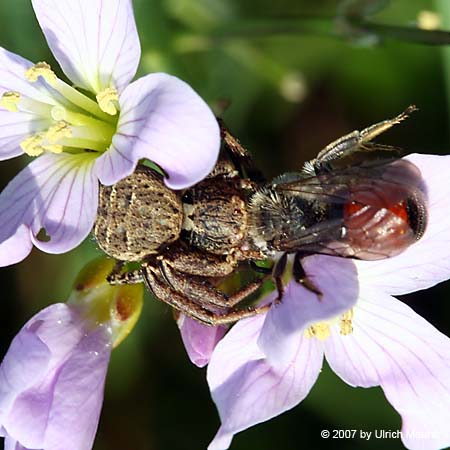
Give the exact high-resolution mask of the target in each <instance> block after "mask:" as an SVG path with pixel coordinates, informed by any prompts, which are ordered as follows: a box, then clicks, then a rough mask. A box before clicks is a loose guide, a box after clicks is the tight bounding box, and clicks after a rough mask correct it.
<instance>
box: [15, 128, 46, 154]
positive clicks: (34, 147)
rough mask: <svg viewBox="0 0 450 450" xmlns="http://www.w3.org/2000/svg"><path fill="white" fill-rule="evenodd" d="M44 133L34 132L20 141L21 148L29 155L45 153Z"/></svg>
mask: <svg viewBox="0 0 450 450" xmlns="http://www.w3.org/2000/svg"><path fill="white" fill-rule="evenodd" d="M43 138H44V136H43V134H42V133H38V134H33V135H31V136H29V137H27V138H26V139H24V140H23V141H22V142H21V143H20V148H21V149H22V150H23V151H24V152H25V153H26V154H27V155H29V156H39V155H41V154H42V153H44V147H43V146H42V140H43Z"/></svg>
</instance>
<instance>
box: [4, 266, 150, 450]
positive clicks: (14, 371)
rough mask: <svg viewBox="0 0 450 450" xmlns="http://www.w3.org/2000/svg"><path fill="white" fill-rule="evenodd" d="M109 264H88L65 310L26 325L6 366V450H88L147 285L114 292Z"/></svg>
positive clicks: (59, 307)
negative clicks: (109, 376) (118, 350)
mask: <svg viewBox="0 0 450 450" xmlns="http://www.w3.org/2000/svg"><path fill="white" fill-rule="evenodd" d="M113 264H114V263H113V261H111V260H105V259H101V260H97V261H94V262H93V263H90V264H89V265H88V266H87V267H86V268H85V270H84V271H83V272H82V273H81V274H80V276H79V278H78V281H77V283H76V287H75V290H74V291H73V292H72V295H71V297H70V299H69V301H68V303H67V304H65V303H57V304H54V305H51V306H49V307H47V308H46V309H44V310H43V311H41V312H39V313H38V314H36V315H35V316H34V317H33V318H32V319H30V320H29V321H28V323H26V324H25V325H24V327H23V328H22V329H21V330H20V331H19V333H18V334H17V336H16V337H15V338H14V339H13V341H12V343H11V346H10V348H9V350H8V352H7V354H6V356H5V358H4V360H3V362H2V364H1V366H0V436H4V437H5V449H6V450H10V449H11V450H12V449H14V450H22V449H42V450H90V449H91V448H92V445H93V442H94V438H95V433H96V430H97V425H98V420H99V416H100V410H101V406H102V403H103V391H104V386H105V378H106V371H107V368H108V363H109V358H110V354H111V350H112V349H113V347H115V346H117V345H118V344H119V343H120V342H121V341H122V340H123V339H124V338H125V337H126V335H127V334H128V333H129V331H130V329H131V328H132V327H133V326H134V324H135V323H136V321H137V319H138V317H139V314H140V312H141V308H142V300H143V288H142V286H140V285H139V286H114V287H113V286H110V285H109V284H108V283H107V282H106V280H105V277H106V275H107V274H108V273H109V272H110V271H111V269H112V267H113Z"/></svg>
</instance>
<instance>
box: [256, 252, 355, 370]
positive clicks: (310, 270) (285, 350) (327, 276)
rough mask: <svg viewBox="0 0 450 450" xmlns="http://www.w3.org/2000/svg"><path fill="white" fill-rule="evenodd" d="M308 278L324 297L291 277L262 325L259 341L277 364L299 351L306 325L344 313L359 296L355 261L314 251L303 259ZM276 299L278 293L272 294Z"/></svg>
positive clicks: (266, 353)
mask: <svg viewBox="0 0 450 450" xmlns="http://www.w3.org/2000/svg"><path fill="white" fill-rule="evenodd" d="M303 268H304V269H305V272H306V273H307V275H308V278H309V279H310V280H311V281H312V282H313V283H314V285H315V286H316V287H317V288H319V290H320V291H321V292H322V294H323V295H322V297H320V298H319V297H318V296H317V295H316V294H315V293H313V292H311V291H310V290H308V289H305V288H304V287H303V286H301V285H300V284H298V283H297V282H296V281H293V280H292V281H291V282H290V283H289V284H288V285H287V286H286V290H285V294H284V297H283V300H282V301H281V303H280V304H273V306H272V307H271V309H270V311H269V313H268V314H267V318H266V320H265V322H264V326H263V327H262V331H261V335H260V337H259V339H258V344H259V346H260V348H261V349H262V350H263V352H264V354H265V355H266V356H267V358H268V359H269V361H271V362H272V363H274V364H281V363H285V362H286V361H290V360H291V359H292V358H293V354H294V353H295V352H296V351H297V347H298V340H299V339H301V337H302V336H303V333H304V331H305V329H306V328H307V327H308V326H310V325H312V324H314V323H317V322H321V321H323V320H328V319H331V318H334V317H336V316H338V315H339V314H342V313H344V312H346V311H348V310H349V309H351V308H352V306H353V305H354V304H355V303H356V300H357V299H358V291H359V286H358V279H357V276H356V269H355V266H354V264H353V261H351V260H348V259H343V258H336V257H333V256H319V255H314V256H310V257H308V258H305V259H304V260H303ZM272 297H273V299H275V298H276V294H272Z"/></svg>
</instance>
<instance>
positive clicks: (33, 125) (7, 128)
mask: <svg viewBox="0 0 450 450" xmlns="http://www.w3.org/2000/svg"><path fill="white" fill-rule="evenodd" d="M47 126H48V119H42V118H40V117H37V116H35V115H33V114H27V113H23V112H14V113H12V112H10V111H3V110H1V109H0V161H4V160H5V159H10V158H14V157H16V156H19V155H22V154H23V150H22V149H21V147H20V143H21V142H22V141H23V140H24V139H25V138H26V137H28V136H30V135H31V134H34V133H36V132H38V131H41V130H43V129H45V128H46V127H47Z"/></svg>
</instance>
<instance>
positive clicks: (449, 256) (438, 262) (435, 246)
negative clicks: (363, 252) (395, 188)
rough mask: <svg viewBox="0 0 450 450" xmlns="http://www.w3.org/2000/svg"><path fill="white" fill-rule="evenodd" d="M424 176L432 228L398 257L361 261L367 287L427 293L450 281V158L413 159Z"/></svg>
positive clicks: (426, 156) (395, 293)
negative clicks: (422, 290)
mask: <svg viewBox="0 0 450 450" xmlns="http://www.w3.org/2000/svg"><path fill="white" fill-rule="evenodd" d="M407 159H408V160H410V161H411V162H412V163H414V164H415V165H416V166H417V167H418V168H419V169H420V171H421V172H422V176H423V178H424V180H425V184H426V188H427V192H428V226H427V228H426V231H425V234H424V235H423V237H422V238H421V239H420V240H419V241H418V242H417V243H416V244H414V245H412V246H411V247H409V248H408V249H407V250H406V251H404V252H403V253H401V254H400V255H398V256H395V257H393V258H389V259H387V260H382V261H357V262H356V263H355V264H356V266H357V268H358V273H359V277H360V280H361V282H362V283H364V284H365V285H372V286H378V287H379V288H380V289H383V290H384V291H385V292H387V293H389V294H392V295H401V294H407V293H409V292H414V291H417V290H419V289H426V288H429V287H431V286H434V285H435V284H437V283H440V282H442V281H444V280H447V279H448V278H450V219H449V214H448V211H449V210H450V183H449V181H448V173H449V172H450V156H436V155H417V154H415V155H410V156H408V158H407Z"/></svg>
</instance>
